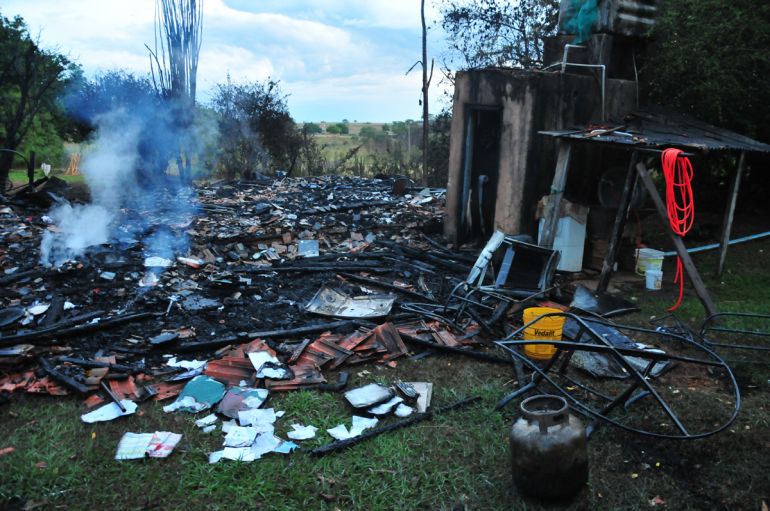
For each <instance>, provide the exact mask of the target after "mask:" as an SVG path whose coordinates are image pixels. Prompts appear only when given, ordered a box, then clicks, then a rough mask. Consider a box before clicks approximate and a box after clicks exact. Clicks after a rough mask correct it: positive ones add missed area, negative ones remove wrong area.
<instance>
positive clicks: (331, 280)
mask: <svg viewBox="0 0 770 511" xmlns="http://www.w3.org/2000/svg"><path fill="white" fill-rule="evenodd" d="M399 188H402V187H394V186H393V183H392V182H390V181H388V180H367V179H361V178H351V177H339V176H326V177H319V178H305V179H283V180H279V181H275V182H272V183H269V184H268V183H251V184H249V183H239V184H221V183H220V184H216V185H210V186H201V187H198V188H196V189H195V190H194V192H191V191H190V190H177V191H168V190H166V191H164V192H162V193H161V194H159V195H156V196H154V197H152V198H151V199H152V200H146V201H139V202H138V203H135V204H139V206H135V207H124V208H122V209H121V210H119V212H118V213H114V214H112V216H110V217H109V222H107V221H105V219H103V218H99V217H98V215H99V213H100V210H99V209H98V208H92V209H87V208H81V209H78V207H77V206H75V207H72V206H70V205H69V204H66V203H63V202H62V200H61V199H60V198H58V197H56V196H53V195H51V197H53V199H54V201H55V202H58V203H59V205H58V208H60V209H53V210H50V211H51V212H50V213H49V210H48V209H47V208H41V207H39V206H35V205H34V204H33V203H31V202H29V201H26V202H25V201H24V200H23V199H22V198H21V197H15V198H13V199H11V200H6V202H5V204H3V205H0V241H2V244H1V245H0V246H1V247H2V248H0V270H2V274H1V275H0V371H2V373H0V393H2V394H0V395H1V396H3V398H5V399H7V398H8V396H9V395H10V394H11V393H13V392H20V391H26V392H31V393H46V394H51V395H65V394H76V395H82V396H83V397H84V398H85V404H86V405H87V406H88V407H90V408H93V411H92V412H89V413H87V414H84V415H83V420H84V421H88V422H91V421H99V420H111V419H114V418H117V417H121V416H123V415H130V414H131V413H134V412H135V410H136V409H137V403H141V402H142V401H145V400H150V399H153V400H159V401H170V400H171V399H174V401H171V402H170V404H167V405H165V406H164V409H165V410H166V411H168V412H173V411H189V412H195V413H198V412H203V411H209V410H212V409H214V410H215V411H216V412H217V413H218V414H219V416H220V417H221V416H224V417H226V418H228V419H229V420H228V421H226V422H224V423H222V431H223V432H224V433H226V437H225V444H224V447H225V449H224V450H223V451H218V452H216V453H212V457H211V458H210V460H211V461H212V462H216V461H218V460H219V459H223V458H224V459H241V460H252V459H258V458H259V457H260V456H262V455H263V454H265V453H267V452H284V453H288V452H290V451H291V450H292V449H294V448H295V447H296V444H293V443H292V442H291V441H290V440H283V439H281V438H278V437H277V436H275V434H274V422H275V420H276V418H277V417H280V412H279V411H275V410H273V409H264V408H261V406H262V404H263V403H264V402H265V400H266V399H267V396H268V394H269V393H274V392H285V391H291V390H296V389H320V390H327V391H342V390H347V389H346V387H347V382H348V376H349V370H350V369H351V368H353V367H356V366H357V365H359V364H365V363H369V364H372V363H374V364H381V365H384V366H389V367H395V366H396V365H397V364H398V363H399V361H400V360H401V359H402V358H404V357H407V356H410V357H413V358H414V357H416V358H420V357H423V356H427V355H430V354H431V353H434V352H437V351H442V352H450V353H454V354H458V355H462V356H469V357H474V358H476V359H480V360H484V361H486V362H492V363H500V364H507V365H513V367H514V369H515V371H516V378H517V381H518V382H519V385H521V386H522V388H521V389H520V390H519V391H517V393H515V394H514V395H515V396H518V395H520V394H521V393H523V392H527V391H529V390H532V389H534V388H535V387H536V386H537V384H538V383H539V382H540V381H544V382H547V383H549V384H551V385H552V386H554V387H555V388H556V390H558V391H559V392H560V393H562V394H563V395H565V396H568V397H570V399H572V400H573V401H574V403H575V404H576V408H577V409H582V411H584V412H585V413H586V414H587V415H589V416H593V417H597V418H602V419H606V417H605V415H606V412H607V411H608V410H612V409H613V408H615V407H616V406H617V404H618V403H619V402H617V403H616V402H615V400H616V398H610V397H608V396H607V393H603V394H602V393H598V394H597V393H596V392H593V391H591V388H590V387H588V386H586V385H582V386H578V385H577V384H576V383H575V381H576V380H575V379H574V378H572V377H569V378H571V379H570V380H569V382H570V383H568V385H562V386H559V384H558V383H557V382H556V381H555V380H554V379H553V378H552V377H551V375H553V374H554V372H556V371H557V370H558V376H564V377H565V378H566V377H567V376H566V375H567V373H566V368H567V366H568V365H572V366H575V367H577V368H579V369H580V370H582V371H583V373H584V374H585V373H588V374H590V375H591V376H594V377H602V378H615V379H627V380H628V381H629V387H628V389H630V390H627V391H625V392H623V391H621V392H620V397H619V398H617V399H621V400H623V399H627V398H629V396H631V399H634V400H636V399H638V397H636V396H635V395H633V393H634V389H636V388H637V387H639V386H647V387H649V385H648V384H647V383H646V378H647V377H648V376H649V374H648V373H649V369H650V368H652V367H656V368H658V369H660V370H659V371H658V372H656V373H654V374H653V376H658V375H659V374H660V373H662V372H663V370H662V368H663V367H671V364H668V361H670V360H672V359H675V360H679V361H686V362H693V361H696V363H697V360H696V359H694V358H682V357H679V358H676V357H675V356H674V355H669V354H668V350H669V349H670V348H667V351H663V350H659V349H647V347H645V346H642V345H639V344H637V343H636V342H635V341H634V340H633V339H631V338H629V337H628V336H626V335H624V334H622V333H621V332H620V331H619V330H618V329H617V328H618V327H617V325H607V324H600V323H597V319H596V318H599V319H600V320H601V318H602V317H609V316H611V315H615V314H619V313H625V312H629V311H632V310H634V309H635V307H634V306H633V304H629V302H627V301H625V300H618V299H611V297H607V296H597V295H594V294H592V293H591V292H589V291H587V290H586V289H585V288H580V287H578V288H577V289H576V290H575V292H574V298H573V297H572V296H571V294H565V293H564V292H563V286H561V285H560V284H559V283H558V278H557V275H556V265H557V262H558V252H555V251H553V250H549V249H546V248H543V247H539V246H537V245H535V244H534V243H533V240H532V239H531V238H529V237H527V236H507V235H504V234H503V233H500V232H497V233H494V234H493V235H492V236H491V238H490V240H489V241H488V243H487V244H486V246H485V247H483V249H482V250H481V251H478V250H473V249H470V250H465V249H463V250H460V249H457V248H452V247H449V246H447V245H445V244H443V243H441V242H440V241H439V240H438V237H437V236H436V234H437V231H438V229H439V228H440V226H441V222H442V217H443V215H444V190H441V189H429V188H425V189H420V188H413V189H407V190H405V191H404V190H402V189H399ZM396 192H398V193H396ZM404 193H405V194H404ZM37 199H40V197H39V196H38V197H37ZM62 208H63V210H64V211H65V213H67V214H64V215H63V214H61V211H62ZM70 213H72V214H70ZM84 215H91V216H90V217H89V216H84ZM67 219H73V220H72V222H75V221H76V220H77V221H78V222H80V223H79V224H78V228H77V229H75V228H73V225H74V224H68V223H67ZM83 220H86V221H87V222H86V224H87V223H88V222H92V223H93V229H94V230H98V229H101V230H102V231H104V230H105V229H106V230H107V231H108V232H109V233H110V234H109V237H108V239H107V240H106V241H104V240H103V241H102V242H100V243H88V239H89V236H88V235H89V232H88V231H89V229H88V227H82V226H83V225H84V224H83ZM94 239H99V238H98V237H97V238H94ZM84 240H85V241H84ZM75 241H77V242H75ZM554 292H556V294H554ZM554 297H555V298H556V299H557V300H558V301H560V302H561V303H555V302H553V301H551V300H552V299H554ZM570 300H571V302H570ZM533 305H540V306H548V307H552V308H553V309H551V310H553V311H555V312H556V314H562V315H566V316H569V317H567V318H566V321H567V324H566V325H565V329H564V332H565V339H564V340H563V341H560V342H555V346H557V348H558V349H556V350H555V351H556V355H554V356H553V358H552V359H551V360H550V361H549V362H547V363H545V365H544V366H543V364H542V363H534V362H532V361H530V360H528V359H527V358H526V357H525V356H523V355H522V352H521V348H523V347H524V346H525V345H526V344H527V343H532V342H539V341H531V340H529V341H528V340H526V339H525V340H522V338H523V337H526V336H525V335H523V333H524V330H526V328H528V327H529V326H531V323H530V324H525V325H523V326H521V328H518V329H515V326H518V325H521V324H522V321H521V318H522V316H521V314H522V311H523V310H524V309H525V307H530V306H533ZM568 310H569V311H570V313H566V312H562V311H568ZM572 313H579V314H582V315H585V314H587V315H589V316H590V317H592V318H593V319H592V320H591V321H589V322H586V321H583V320H582V319H580V318H579V317H577V316H574V314H572ZM551 315H553V312H552V313H551ZM536 321H537V320H536ZM597 332H599V333H597ZM651 335H657V334H655V333H654V332H653V333H652V334H651ZM679 337H681V336H679ZM495 340H498V342H497V343H494V342H493V341H495ZM499 340H502V341H499ZM487 348H492V349H497V354H496V353H495V352H493V351H492V350H491V349H487ZM498 348H502V350H500V349H498ZM415 353H416V354H415ZM562 354H564V357H562V360H563V361H562V362H561V363H560V364H558V365H557V364H556V362H557V360H558V359H559V357H560V356H561V355H562ZM576 354H577V355H578V356H573V355H576ZM509 355H510V356H509ZM708 363H710V364H711V366H714V365H715V364H716V365H724V364H723V362H721V360H717V361H716V362H713V361H712V362H708ZM634 364H636V365H634ZM640 364H641V365H640ZM637 366H639V367H641V369H637V368H636V367H637ZM648 366H649V367H648ZM645 367H647V369H646V370H645ZM725 367H726V366H725ZM552 369H553V371H551V370H552ZM549 371H551V372H550V373H549ZM727 371H728V372H729V368H728V369H727ZM729 376H730V377H732V374H731V373H730V374H729ZM527 378H530V380H531V381H530V383H529V384H526V380H527ZM667 384H668V385H669V387H670V386H671V383H670V382H667ZM589 391H590V392H589ZM371 392H373V395H374V397H372V395H370V393H371ZM591 392H593V393H591ZM351 393H352V395H351ZM430 393H431V386H430V384H429V383H427V382H411V383H404V382H394V385H393V387H392V388H388V387H387V386H386V387H378V388H372V387H369V386H367V387H364V388H363V389H352V390H348V393H347V394H346V397H347V400H348V402H349V403H350V404H351V406H352V407H353V408H354V409H355V410H356V412H359V410H360V412H359V413H361V415H358V414H356V415H355V416H354V417H353V419H352V421H353V423H352V426H351V428H350V429H348V428H347V427H346V426H344V425H340V426H338V427H337V428H333V429H332V430H329V434H330V435H332V436H333V437H334V438H335V439H337V442H338V443H333V444H330V445H328V446H326V447H325V448H321V449H320V450H317V451H318V453H319V454H322V453H325V452H330V451H332V450H335V449H337V448H339V447H344V446H345V445H349V444H350V443H351V442H354V441H357V440H356V439H360V438H366V437H367V435H374V434H378V433H379V432H384V431H389V430H391V429H394V428H397V427H401V426H402V425H406V424H411V423H414V422H416V421H418V420H422V419H424V418H427V417H429V416H430V414H431V413H438V412H441V411H442V410H448V409H453V408H454V407H458V406H464V405H466V404H469V403H471V402H473V401H474V400H473V399H472V398H471V399H466V400H461V401H459V402H458V403H455V404H452V405H447V406H445V407H443V408H438V409H436V410H434V411H433V412H431V410H429V409H428V408H427V407H428V405H429V401H430ZM361 395H363V396H365V397H366V399H363V400H358V401H357V397H356V396H358V397H361ZM514 395H512V396H510V397H509V398H507V401H510V399H511V398H512V397H513V396H514ZM599 398H601V399H609V400H610V401H611V402H610V404H609V405H606V403H605V404H603V403H602V402H601V399H599ZM507 401H506V400H504V402H507ZM356 403H359V404H358V405H357V404H356ZM605 405H606V406H605ZM97 406H98V408H96V407H97ZM661 406H663V408H664V409H665V408H666V404H665V402H663V403H662V405H661ZM215 407H216V408H215ZM581 407H582V408H581ZM595 410H598V411H595ZM736 411H737V408H736ZM385 416H392V417H393V418H392V419H389V420H390V421H391V422H389V423H387V424H385V425H384V426H382V427H375V425H376V423H377V421H378V420H379V419H381V418H383V417H385ZM733 418H734V416H733ZM217 420H218V416H217V415H210V416H207V417H205V418H203V419H199V420H198V422H200V424H199V426H200V427H201V428H202V429H205V430H209V431H210V430H212V429H213V428H214V427H215V424H216V422H217ZM731 420H732V419H730V421H731ZM730 421H728V422H727V423H728V424H729V422H730ZM292 427H293V428H294V432H293V433H292V435H293V436H291V435H290V438H291V439H297V440H300V439H302V438H310V437H312V436H313V435H314V431H315V430H314V429H313V428H314V427H313V426H312V425H303V424H294V425H292ZM371 428H374V429H371ZM367 429H369V431H368V432H365V430H367ZM640 431H642V430H640ZM311 433H312V434H311ZM687 435H689V433H686V434H685V436H687ZM178 441H179V438H178V436H176V435H175V434H173V433H171V432H154V433H127V436H126V437H124V439H123V440H122V441H121V445H120V447H119V450H118V454H117V456H116V457H117V458H118V459H132V458H134V457H143V456H144V455H145V454H148V455H150V456H153V457H162V456H163V455H168V453H170V452H171V451H172V450H173V447H174V445H176V442H178Z"/></svg>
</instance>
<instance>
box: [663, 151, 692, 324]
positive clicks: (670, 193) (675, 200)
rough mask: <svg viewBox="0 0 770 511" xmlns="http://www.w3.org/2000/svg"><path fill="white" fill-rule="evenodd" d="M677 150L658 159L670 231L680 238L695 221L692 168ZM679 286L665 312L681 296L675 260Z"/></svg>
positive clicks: (679, 268) (681, 277) (681, 281)
mask: <svg viewBox="0 0 770 511" xmlns="http://www.w3.org/2000/svg"><path fill="white" fill-rule="evenodd" d="M681 152H682V151H680V150H679V149H666V150H665V151H663V154H662V155H661V165H662V167H663V176H664V177H665V178H666V211H667V212H668V222H669V224H670V225H671V230H672V231H674V234H676V235H677V236H682V237H684V236H685V235H686V234H687V232H688V231H689V230H690V228H692V224H693V221H694V220H695V202H694V201H693V196H692V177H693V171H692V164H691V163H690V160H689V159H688V158H687V157H686V156H680V154H681ZM674 282H675V283H676V282H678V283H679V299H678V300H677V301H676V303H675V304H674V305H673V306H672V307H671V308H669V309H668V310H669V312H671V311H675V310H676V309H678V308H679V306H680V305H681V304H682V296H683V295H684V272H683V270H682V259H681V258H680V257H678V256H677V258H676V277H674Z"/></svg>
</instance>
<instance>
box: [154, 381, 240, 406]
mask: <svg viewBox="0 0 770 511" xmlns="http://www.w3.org/2000/svg"><path fill="white" fill-rule="evenodd" d="M224 395H225V386H224V385H222V384H221V383H219V382H218V381H216V380H215V379H213V378H209V377H208V376H196V377H195V378H193V379H192V380H190V381H189V382H188V383H187V385H185V386H184V388H183V389H182V392H181V393H180V394H179V397H178V398H177V400H176V401H174V402H173V403H171V404H170V405H166V406H164V407H163V411H164V412H174V411H176V410H182V411H185V412H191V413H198V412H202V411H203V410H208V409H209V408H211V407H212V406H214V405H215V404H217V403H218V402H219V401H220V400H221V399H222V397H223V396H224Z"/></svg>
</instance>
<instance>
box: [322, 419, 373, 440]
mask: <svg viewBox="0 0 770 511" xmlns="http://www.w3.org/2000/svg"><path fill="white" fill-rule="evenodd" d="M376 424H377V419H375V418H371V419H368V418H366V417H359V416H358V415H354V416H353V424H352V426H351V427H350V430H348V428H347V427H345V425H344V424H340V425H339V426H335V427H333V428H332V429H327V430H326V432H327V433H329V434H330V435H331V436H332V437H334V438H335V439H337V440H347V439H348V438H354V437H357V436H358V435H360V434H361V433H363V432H364V430H367V429H369V428H373V427H374V426H375V425H376Z"/></svg>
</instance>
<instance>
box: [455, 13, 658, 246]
mask: <svg viewBox="0 0 770 511" xmlns="http://www.w3.org/2000/svg"><path fill="white" fill-rule="evenodd" d="M572 3H574V2H572ZM570 4H571V2H569V1H565V2H562V8H561V12H562V15H561V17H560V27H562V29H563V27H564V26H565V25H567V24H568V18H567V17H568V15H569V14H568V13H569V12H570V7H571V6H570ZM573 7H574V6H573ZM656 10H657V2H656V1H655V0H648V1H625V0H620V1H609V0H607V1H602V2H600V3H599V10H598V15H597V17H596V19H594V20H593V24H592V27H591V30H592V32H593V33H592V35H591V36H590V38H589V39H588V40H587V41H586V42H585V43H583V44H581V45H573V44H572V42H573V41H574V39H575V36H574V35H559V36H555V37H553V38H551V39H550V40H549V41H548V43H547V45H546V51H545V60H546V62H552V63H553V64H552V65H550V66H548V67H546V68H545V69H543V70H534V71H533V70H521V69H489V68H488V69H478V70H470V71H465V72H460V73H458V74H457V76H456V81H455V92H454V100H453V118H452V128H451V147H450V157H449V180H448V184H447V216H446V219H445V234H446V236H447V237H448V238H449V239H450V240H453V241H455V242H462V241H465V240H468V239H472V238H484V237H486V236H488V235H489V234H490V233H491V232H492V231H494V230H495V229H500V230H502V231H504V232H507V233H529V234H535V232H536V229H535V207H536V204H537V202H538V201H539V200H540V198H541V197H543V196H544V195H547V194H549V193H550V192H549V189H548V187H549V184H550V183H551V179H552V177H553V175H554V165H555V161H556V143H555V142H554V141H553V140H552V139H549V138H548V137H543V136H541V135H539V134H538V132H540V131H544V130H558V129H564V128H567V127H570V126H575V125H590V124H592V123H593V124H597V125H600V124H603V123H604V122H605V121H606V120H607V119H611V118H622V116H623V115H624V114H626V113H628V112H630V111H631V110H633V109H634V108H636V107H637V106H638V105H637V99H638V85H637V81H636V72H635V71H636V69H635V63H636V62H635V61H636V55H635V54H636V51H637V50H638V48H639V46H641V45H642V44H644V41H643V39H642V36H643V35H644V34H645V33H646V32H647V31H648V29H649V28H650V27H651V26H652V24H653V23H654V16H655V14H656ZM577 156H578V157H577V160H578V161H580V160H584V159H585V155H577ZM575 160H576V158H575V155H573V161H575ZM570 179H575V180H581V179H583V177H582V176H581V172H572V175H571V177H570Z"/></svg>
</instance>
